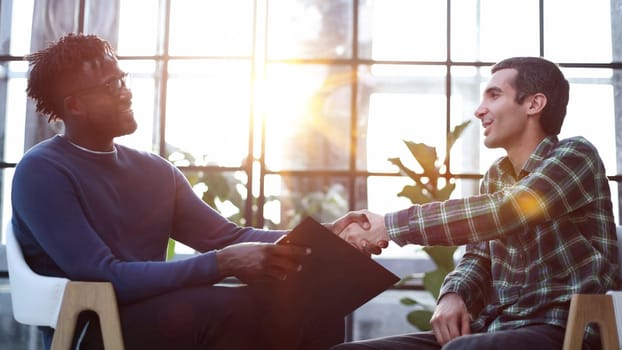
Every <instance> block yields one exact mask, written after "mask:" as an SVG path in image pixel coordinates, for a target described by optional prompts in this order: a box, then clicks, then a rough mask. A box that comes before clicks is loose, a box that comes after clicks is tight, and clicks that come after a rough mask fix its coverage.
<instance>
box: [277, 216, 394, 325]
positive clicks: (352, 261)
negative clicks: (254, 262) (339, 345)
mask: <svg viewBox="0 0 622 350" xmlns="http://www.w3.org/2000/svg"><path fill="white" fill-rule="evenodd" d="M278 244H293V245H298V246H303V247H310V248H311V249H312V253H311V254H310V255H308V256H306V257H305V258H304V259H303V261H302V265H303V268H302V271H300V272H298V273H295V274H290V275H288V277H287V279H286V280H284V281H281V282H277V283H275V284H274V285H272V288H274V290H273V291H272V292H273V293H274V294H273V295H276V296H277V297H278V299H279V301H280V306H281V308H282V309H286V310H287V311H289V312H295V313H300V312H302V313H305V314H307V315H312V316H346V315H348V314H350V313H351V312H353V311H354V310H356V309H357V308H358V307H359V306H361V305H363V304H365V303H366V302H367V301H369V300H370V299H372V298H373V297H375V296H376V295H378V294H380V293H381V292H382V291H384V290H386V289H387V288H389V287H391V286H392V285H394V284H395V283H397V282H398V281H399V277H398V276H396V275H395V274H393V273H392V272H391V271H389V270H387V269H386V268H384V267H383V266H382V265H380V264H378V263H377V262H376V261H374V260H373V259H371V257H369V256H368V255H365V254H363V253H362V252H360V251H359V250H358V249H356V248H354V247H353V246H351V245H350V244H349V243H347V242H346V241H344V240H343V239H341V238H340V237H339V236H337V235H335V234H334V233H332V232H331V231H330V230H328V229H326V228H325V227H324V226H323V225H322V224H320V223H318V222H317V221H315V220H314V219H312V218H310V217H307V218H305V219H304V220H303V221H302V222H301V223H300V224H299V225H297V226H296V227H295V228H294V229H293V230H292V231H290V232H289V233H288V234H287V235H285V236H283V237H282V238H281V239H280V240H279V241H278Z"/></svg>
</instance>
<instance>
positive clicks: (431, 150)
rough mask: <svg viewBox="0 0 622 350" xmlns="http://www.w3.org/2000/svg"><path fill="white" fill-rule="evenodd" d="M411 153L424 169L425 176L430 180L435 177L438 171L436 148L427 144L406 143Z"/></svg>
mask: <svg viewBox="0 0 622 350" xmlns="http://www.w3.org/2000/svg"><path fill="white" fill-rule="evenodd" d="M404 143H405V144H406V147H408V149H409V150H410V153H411V154H412V155H413V157H415V159H416V160H417V162H418V163H419V165H421V167H422V168H423V174H424V175H425V176H428V177H430V178H432V177H435V176H436V174H437V172H438V169H436V161H437V159H436V158H437V157H438V156H437V154H436V147H430V146H428V145H426V144H425V143H417V142H412V141H404Z"/></svg>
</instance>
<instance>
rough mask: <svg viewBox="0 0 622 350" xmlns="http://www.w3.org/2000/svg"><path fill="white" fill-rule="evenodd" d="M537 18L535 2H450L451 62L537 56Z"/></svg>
mask: <svg viewBox="0 0 622 350" xmlns="http://www.w3.org/2000/svg"><path fill="white" fill-rule="evenodd" d="M558 13H561V14H563V13H565V12H564V11H561V12H558ZM508 14H511V15H508ZM538 18H539V11H538V0H521V1H512V0H501V1H500V0H460V1H452V2H451V21H452V22H451V56H452V57H451V58H452V60H467V61H475V60H481V61H492V62H496V61H499V60H501V59H503V58H507V57H511V56H538V54H539V34H538V33H539V30H538V28H539V20H538ZM577 27H582V26H577ZM424 33H426V32H425V31H424ZM571 42H572V41H571Z"/></svg>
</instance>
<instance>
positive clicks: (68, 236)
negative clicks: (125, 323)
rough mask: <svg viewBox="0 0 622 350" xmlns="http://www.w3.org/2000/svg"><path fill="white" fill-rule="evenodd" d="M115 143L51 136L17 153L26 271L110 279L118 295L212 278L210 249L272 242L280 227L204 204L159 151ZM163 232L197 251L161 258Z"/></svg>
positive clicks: (18, 225)
mask: <svg viewBox="0 0 622 350" xmlns="http://www.w3.org/2000/svg"><path fill="white" fill-rule="evenodd" d="M115 147H116V150H115V151H113V152H110V153H101V154H97V153H93V152H88V151H85V150H82V149H79V148H77V147H76V146H74V145H72V144H71V143H69V142H68V140H67V139H65V138H64V137H62V136H55V137H53V138H51V139H49V140H46V141H43V142H41V143H40V144H38V145H36V146H34V147H33V148H32V149H31V150H30V151H28V152H27V153H26V154H25V155H24V157H23V158H22V160H21V161H20V162H19V163H18V165H17V168H16V169H15V175H14V178H13V188H12V194H11V196H12V197H11V199H12V206H13V218H12V220H13V226H14V229H15V235H16V238H17V240H18V241H19V243H20V245H21V246H22V249H23V251H24V255H25V257H26V260H27V261H28V263H29V265H30V266H31V268H32V269H33V270H34V271H36V272H38V273H40V274H44V275H49V276H61V277H67V278H69V279H71V280H85V281H110V282H112V283H113V285H114V288H115V290H116V293H117V298H118V300H119V303H121V304H124V303H131V302H134V301H137V300H140V299H143V298H147V297H150V296H154V295H158V294H162V293H165V292H167V291H171V290H174V289H176V288H181V287H185V286H192V285H205V284H213V283H216V282H218V280H219V272H218V266H217V262H216V254H215V251H214V249H219V248H223V247H225V246H227V245H230V244H233V243H238V242H247V241H258V242H274V241H275V240H276V239H277V238H278V237H280V236H281V235H282V233H283V232H275V231H264V230H257V229H253V228H243V227H239V226H237V225H235V224H233V223H232V222H230V221H228V220H227V219H226V218H224V217H223V216H221V215H220V214H219V213H218V212H216V211H214V210H213V209H212V208H210V207H209V206H208V205H206V204H205V202H203V201H202V200H201V199H200V198H199V197H198V196H197V195H196V194H195V193H194V192H193V191H192V188H191V187H190V185H189V183H188V181H187V180H186V178H185V177H184V176H183V174H182V173H181V172H180V171H179V170H178V169H177V168H175V167H174V166H173V165H172V164H170V163H169V162H168V161H167V160H165V159H163V158H161V157H159V156H157V155H154V154H151V153H147V152H140V151H137V150H134V149H131V148H128V147H124V146H122V145H115ZM169 237H171V238H173V239H175V240H177V241H179V242H182V243H184V244H186V245H188V246H190V247H192V248H194V249H195V250H197V251H199V252H200V253H201V254H198V255H196V256H193V257H191V258H188V259H184V260H181V261H174V262H165V261H164V259H165V254H166V246H167V243H168V239H169Z"/></svg>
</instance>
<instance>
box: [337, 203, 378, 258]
mask: <svg viewBox="0 0 622 350" xmlns="http://www.w3.org/2000/svg"><path fill="white" fill-rule="evenodd" d="M325 226H326V227H327V228H329V229H330V230H331V231H333V233H335V234H337V235H339V237H341V238H342V239H343V240H345V241H346V242H348V243H350V244H351V245H352V246H354V247H356V248H357V249H359V250H360V251H361V252H363V253H367V254H375V255H378V254H380V253H381V252H382V249H384V248H386V247H387V246H388V245H389V239H390V238H389V234H388V233H387V228H386V226H385V224H384V216H383V215H379V214H375V213H372V212H370V211H369V210H359V211H352V212H349V213H347V214H346V215H344V216H342V217H340V218H339V219H337V220H335V222H333V223H332V224H325Z"/></svg>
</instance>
